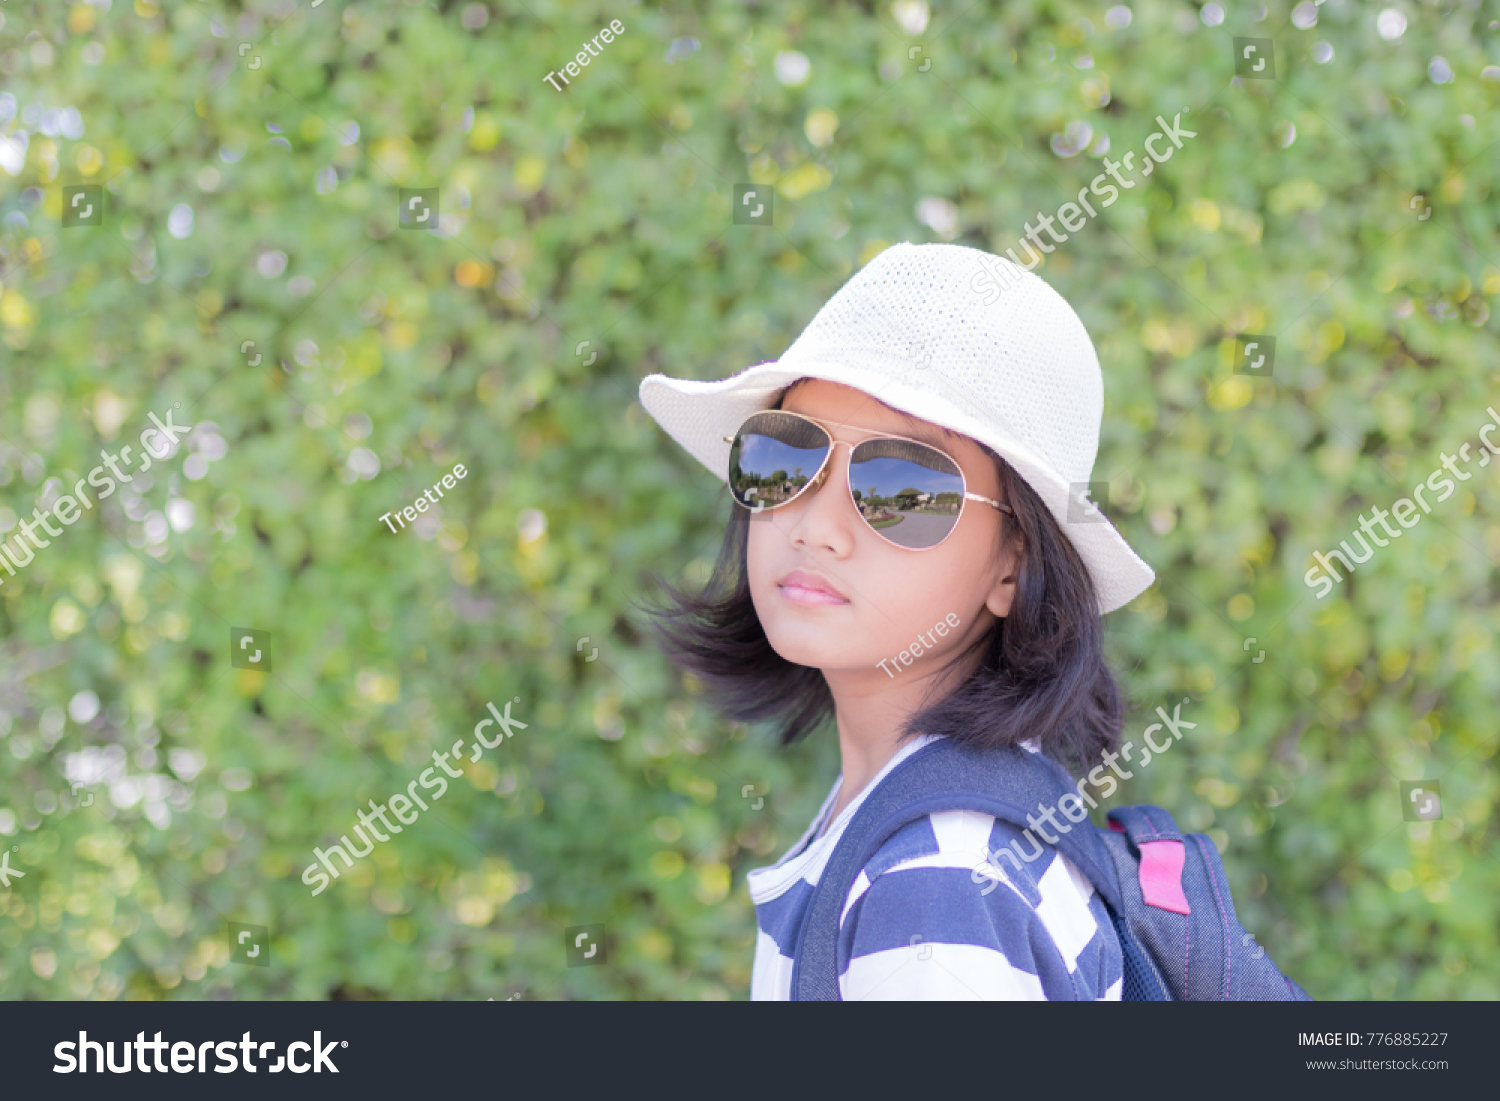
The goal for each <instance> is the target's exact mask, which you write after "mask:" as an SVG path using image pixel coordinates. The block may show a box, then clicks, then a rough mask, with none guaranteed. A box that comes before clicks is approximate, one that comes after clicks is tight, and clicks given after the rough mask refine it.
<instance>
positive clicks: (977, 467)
mask: <svg viewBox="0 0 1500 1101" xmlns="http://www.w3.org/2000/svg"><path fill="white" fill-rule="evenodd" d="M782 408H783V409H785V410H787V411H788V412H792V413H801V414H803V415H804V416H808V417H811V418H812V419H813V420H816V421H818V422H820V423H821V424H822V425H823V426H824V428H826V429H827V431H828V433H829V434H830V435H831V436H832V437H833V438H834V440H835V441H843V442H844V443H848V444H849V445H850V446H849V447H844V446H835V447H834V449H833V454H832V455H831V456H830V457H829V460H828V467H827V474H828V477H827V480H826V481H825V482H824V483H823V485H822V487H821V488H819V489H817V490H811V489H809V490H807V491H804V493H803V495H802V496H801V497H799V498H797V499H796V500H794V501H792V502H791V503H790V504H786V505H783V506H782V507H780V508H778V509H776V510H774V511H773V512H769V513H767V514H765V515H764V516H762V517H760V518H758V519H756V520H754V521H752V522H751V524H750V534H749V547H748V563H749V581H750V595H751V599H752V600H753V601H754V603H755V610H756V613H757V614H758V615H759V617H760V622H761V626H762V627H763V628H764V630H765V632H766V638H767V639H768V640H769V641H770V643H771V647H772V648H773V649H774V650H775V651H776V652H777V653H778V654H780V655H781V656H782V657H783V658H785V659H786V660H787V661H790V662H793V663H794V664H797V665H807V666H812V667H814V668H817V669H821V670H823V671H824V673H825V674H830V675H831V676H830V681H831V682H832V681H833V680H834V679H837V680H838V681H840V682H842V683H844V684H846V685H850V686H852V685H853V684H856V683H860V682H865V681H867V682H868V685H869V687H870V688H872V689H874V688H876V687H878V686H879V685H880V684H889V683H892V682H897V683H899V682H902V681H905V682H907V683H911V682H913V681H914V680H915V679H916V678H919V677H921V676H922V675H923V674H924V673H925V674H930V673H932V672H935V671H936V670H938V669H939V668H941V667H942V666H943V665H944V664H945V663H946V662H947V661H948V660H950V659H951V658H952V656H953V655H954V654H955V653H956V652H957V651H959V650H961V649H962V648H963V647H964V646H965V645H966V644H967V643H968V642H969V641H970V640H971V639H973V638H975V637H976V636H978V635H980V634H982V633H984V632H986V631H988V630H989V629H990V627H991V626H992V624H993V622H994V618H995V617H996V616H1004V615H1006V614H1007V613H1008V612H1009V611H1010V602H1011V598H1012V596H1013V594H1014V592H1015V585H1014V578H1013V577H1012V576H1011V575H1012V573H1013V569H1014V563H1015V555H1014V552H1013V551H1012V552H1009V553H1005V552H1002V551H1001V549H1000V546H1001V541H1000V536H1001V531H1002V528H1001V525H1002V524H1004V523H1007V522H1009V519H1008V518H1007V517H1005V516H1003V515H1002V514H1001V513H1000V512H998V511H996V510H995V509H993V508H991V507H990V506H988V505H986V504H984V503H982V502H978V501H965V502H964V505H963V510H962V512H961V514H960V516H959V520H958V524H957V526H956V527H955V528H954V529H953V531H952V533H951V534H949V536H948V538H947V539H946V540H944V541H943V543H942V544H941V545H939V546H937V547H934V548H932V549H929V550H909V549H905V548H902V547H897V546H893V545H892V544H890V543H888V542H886V541H885V540H884V539H883V538H881V537H880V536H879V535H877V534H876V533H875V532H874V531H873V530H871V528H870V526H869V525H868V524H867V523H866V522H865V520H864V518H863V517H862V516H861V515H860V513H859V510H858V508H857V507H856V506H855V504H854V501H853V500H852V499H851V497H850V494H849V489H848V485H849V473H848V470H849V456H850V454H851V451H852V447H853V445H856V444H858V443H860V442H861V441H863V440H866V439H869V438H870V437H871V436H877V435H889V436H905V437H908V438H910V439H914V440H920V441H922V442H923V443H926V444H929V445H931V446H933V447H936V448H939V449H940V450H942V451H944V452H946V453H947V454H948V455H950V456H951V457H952V458H953V460H954V461H955V462H957V463H958V465H959V468H960V469H961V470H962V471H963V475H964V482H965V485H966V488H967V490H968V491H969V492H970V493H977V494H980V495H981V496H984V497H989V498H991V499H992V500H996V501H1004V498H1002V497H1001V496H1000V480H999V475H998V473H997V472H996V470H995V464H994V460H992V459H991V458H990V457H989V456H988V455H986V454H985V453H984V451H982V450H981V449H980V447H979V445H978V444H976V443H975V442H974V441H973V440H971V439H969V438H967V437H958V436H948V435H945V434H944V433H943V431H942V430H941V429H939V428H937V427H936V426H934V425H932V424H929V423H928V422H926V421H923V420H918V419H917V418H915V417H910V416H907V415H906V414H904V413H898V412H895V411H894V410H892V409H888V408H887V407H886V406H884V405H881V404H880V403H879V402H878V401H875V400H874V399H872V398H871V397H870V396H869V395H867V394H865V393H863V392H861V391H859V390H855V389H853V388H851V387H848V386H843V385H840V384H838V383H833V382H824V381H822V380H817V379H815V380H812V381H808V382H804V383H801V384H799V385H797V386H796V387H795V388H794V389H793V390H792V391H791V392H790V393H789V394H788V395H787V397H786V400H785V401H784V402H783V403H782ZM847 426H853V427H847ZM1005 503H1009V502H1005ZM820 586H821V587H826V588H827V589H830V590H832V592H831V595H830V594H829V593H825V592H820V591H818V590H819V587H820ZM939 623H941V624H942V630H944V631H946V634H940V633H939V630H938V629H937V625H938V624H939ZM955 623H956V624H957V626H954V624H955ZM918 640H920V641H918ZM902 651H906V652H907V655H908V657H909V658H911V659H912V660H911V663H910V664H906V662H905V661H903V660H900V659H899V658H898V655H900V654H901V652H902ZM918 651H920V652H918ZM882 661H884V662H885V665H884V667H882V666H881V664H880V663H881V662H882Z"/></svg>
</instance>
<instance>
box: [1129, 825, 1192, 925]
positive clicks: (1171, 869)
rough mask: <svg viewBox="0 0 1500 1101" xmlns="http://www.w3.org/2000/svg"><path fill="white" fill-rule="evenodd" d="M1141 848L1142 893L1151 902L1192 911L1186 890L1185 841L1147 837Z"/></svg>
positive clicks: (1168, 908) (1165, 906) (1188, 911)
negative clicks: (1157, 839)
mask: <svg viewBox="0 0 1500 1101" xmlns="http://www.w3.org/2000/svg"><path fill="white" fill-rule="evenodd" d="M1140 850H1141V868H1140V878H1141V897H1142V898H1143V899H1145V902H1146V905H1147V906H1155V907H1156V908H1157V909H1158V910H1171V911H1172V912H1173V913H1176V914H1190V913H1192V912H1193V911H1192V910H1191V909H1189V908H1188V902H1187V899H1186V898H1185V897H1183V894H1182V862H1183V860H1184V858H1185V856H1186V853H1185V852H1184V851H1183V846H1182V842H1181V841H1146V842H1143V843H1142V844H1141V845H1140Z"/></svg>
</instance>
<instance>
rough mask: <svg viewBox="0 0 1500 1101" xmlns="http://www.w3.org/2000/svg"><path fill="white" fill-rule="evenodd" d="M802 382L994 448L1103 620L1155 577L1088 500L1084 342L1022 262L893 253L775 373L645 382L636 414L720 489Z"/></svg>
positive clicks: (966, 252)
mask: <svg viewBox="0 0 1500 1101" xmlns="http://www.w3.org/2000/svg"><path fill="white" fill-rule="evenodd" d="M997 281H998V283H997ZM976 285H977V286H978V287H979V288H980V289H979V290H975V287H976ZM1002 288H1003V289H1002ZM997 290H998V291H999V293H998V295H997V294H996V291H997ZM987 302H988V303H989V304H986V303H987ZM802 378H815V379H826V380H827V381H829V382H838V383H843V384H844V385H845V386H852V387H854V388H855V389H858V390H863V391H864V392H865V393H867V394H870V395H871V396H873V397H876V398H879V399H880V400H881V401H882V402H884V403H885V404H887V405H889V406H891V407H892V408H895V409H900V410H901V411H903V412H906V413H910V414H911V415H912V416H914V417H919V418H921V419H922V420H925V421H930V422H931V423H933V424H936V425H941V426H942V427H944V428H947V429H950V430H951V431H954V432H957V433H960V434H961V435H965V436H969V437H971V438H973V439H975V440H978V441H979V442H980V443H983V444H986V445H988V446H989V447H991V448H992V449H993V450H994V451H995V452H996V453H997V454H999V455H1000V456H1002V457H1003V458H1004V459H1005V460H1006V461H1007V462H1009V463H1010V464H1011V465H1012V466H1013V467H1015V469H1016V472H1017V473H1019V474H1020V475H1021V477H1022V478H1024V479H1026V482H1027V484H1029V485H1030V486H1031V488H1032V489H1034V490H1036V492H1037V495H1038V496H1039V497H1041V499H1042V500H1043V501H1044V502H1046V504H1047V507H1048V508H1049V509H1051V510H1052V515H1053V516H1054V517H1056V519H1057V522H1058V524H1059V525H1060V526H1061V527H1062V530H1063V531H1064V532H1065V533H1066V534H1067V536H1068V537H1069V538H1070V539H1071V540H1072V543H1073V546H1074V547H1076V548H1077V550H1078V554H1079V556H1080V557H1081V558H1082V559H1083V561H1084V563H1085V564H1086V565H1087V566H1088V570H1089V573H1090V575H1091V576H1092V577H1093V580H1094V587H1095V589H1096V590H1097V591H1098V595H1099V610H1100V612H1101V613H1103V612H1111V611H1113V610H1114V609H1116V608H1118V607H1120V606H1121V605H1123V604H1126V603H1128V602H1129V601H1130V600H1132V599H1134V598H1135V597H1136V596H1139V595H1140V594H1141V593H1142V592H1144V591H1145V590H1146V588H1147V587H1148V586H1150V584H1151V583H1152V581H1154V580H1155V577H1156V575H1155V574H1153V573H1152V572H1151V567H1150V566H1148V565H1146V563H1145V562H1143V561H1141V559H1140V557H1139V556H1137V555H1136V553H1135V552H1134V551H1133V550H1131V549H1130V545H1129V544H1128V543H1126V542H1125V540H1124V539H1123V538H1122V537H1121V536H1120V533H1119V532H1118V531H1116V530H1115V528H1114V525H1112V524H1110V523H1109V521H1108V520H1107V519H1106V518H1105V517H1104V514H1103V513H1102V512H1100V511H1098V510H1097V509H1096V508H1094V507H1093V505H1092V503H1091V502H1089V501H1088V499H1087V496H1086V493H1087V489H1086V486H1087V483H1088V481H1089V478H1090V475H1091V474H1092V473H1093V469H1094V457H1095V455H1096V454H1097V453H1098V450H1099V419H1100V416H1101V415H1102V413H1103V406H1104V383H1103V379H1102V377H1101V375H1100V373H1099V358H1098V356H1097V355H1096V354H1095V352H1094V345H1093V342H1092V341H1091V340H1090V339H1089V335H1088V333H1087V332H1086V331H1085V330H1084V327H1083V322H1082V321H1080V320H1079V319H1078V315H1077V314H1076V313H1074V312H1073V309H1072V307H1071V306H1069V305H1068V303H1067V301H1066V300H1064V298H1063V297H1062V295H1060V294H1058V293H1057V292H1056V291H1055V290H1053V289H1052V288H1051V287H1050V286H1048V285H1047V284H1046V283H1045V282H1043V281H1042V280H1041V279H1040V278H1039V277H1037V276H1036V275H1033V274H1032V273H1031V272H1029V271H1026V270H1024V269H1022V268H1021V267H1020V266H1019V265H1017V264H1015V263H1013V262H1011V261H1009V260H1006V259H1003V258H1001V257H998V256H992V255H990V254H989V253H986V252H980V251H979V250H977V249H971V248H964V247H963V246H961V245H942V244H930V245H913V244H910V243H903V244H899V245H893V246H891V247H890V248H888V249H886V250H885V251H884V252H882V253H881V254H880V255H879V256H877V257H875V259H873V260H871V261H870V262H869V263H868V264H867V265H865V267H864V268H863V269H861V270H860V271H859V272H857V273H855V275H854V277H853V278H851V279H850V280H849V281H848V282H847V283H845V284H844V285H843V287H841V288H840V289H839V292H838V293H837V294H835V295H834V296H833V297H832V298H830V299H829V300H828V301H827V302H826V303H825V304H824V306H823V308H822V309H821V310H819V311H818V314H817V316H816V317H814V318H813V319H812V321H811V322H809V323H808V326H807V328H805V329H803V330H802V335H800V336H799V337H798V338H797V339H796V341H794V342H793V343H792V346H791V347H790V348H788V349H787V350H786V352H785V353H784V354H783V355H782V357H781V358H780V359H779V360H777V361H776V362H774V363H762V364H760V365H758V366H755V367H750V368H748V369H746V370H744V371H741V372H740V373H739V374H737V375H735V376H734V377H733V378H727V379H723V380H721V381H719V382H696V381H693V380H690V379H675V378H668V377H667V376H666V375H648V376H647V377H646V378H644V379H642V380H641V390H640V396H641V404H642V405H643V406H645V407H646V411H647V412H648V413H650V414H651V415H652V416H653V417H655V418H656V421H657V423H658V424H660V425H661V426H662V427H663V428H665V429H666V430H667V432H668V433H669V434H670V435H671V436H672V438H673V439H675V440H676V441H677V442H678V443H680V444H681V445H682V446H683V447H685V448H687V450H688V451H689V453H691V454H692V455H693V456H694V457H695V458H696V459H697V460H698V461H699V462H701V463H702V464H703V465H704V466H706V467H708V469H709V470H710V471H712V472H713V473H714V474H715V475H716V476H717V477H718V478H719V479H720V480H727V478H728V472H729V448H730V445H729V443H728V442H726V440H725V437H726V436H733V435H734V433H735V430H736V429H738V428H739V426H740V425H741V424H742V423H743V422H744V420H745V418H746V417H748V416H749V415H750V414H751V413H754V412H756V411H757V410H761V409H768V408H770V406H771V404H772V403H773V402H774V401H775V400H776V395H777V394H778V393H780V392H781V391H782V390H783V389H784V388H785V387H787V386H789V385H790V384H791V383H793V382H795V381H797V380H798V379H802Z"/></svg>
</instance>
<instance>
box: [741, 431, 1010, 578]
mask: <svg viewBox="0 0 1500 1101" xmlns="http://www.w3.org/2000/svg"><path fill="white" fill-rule="evenodd" d="M762 413H779V414H781V415H782V416H784V417H795V418H796V419H798V420H802V421H806V422H807V423H808V424H811V425H813V426H814V427H816V428H819V429H821V430H822V432H823V434H824V435H825V436H827V437H828V452H827V454H825V455H824V456H823V461H822V462H821V463H819V464H818V469H817V471H816V472H815V473H814V474H813V476H812V477H811V478H809V479H808V480H807V484H806V485H804V486H802V487H801V488H800V489H798V490H797V492H796V493H795V494H793V495H792V496H791V497H788V498H787V499H786V500H785V501H777V502H776V503H775V504H774V505H766V506H764V507H762V508H749V507H747V506H746V505H744V504H742V503H741V502H740V500H739V498H738V497H736V496H735V493H734V487H733V486H731V487H730V489H729V497H730V500H732V501H734V503H735V504H736V505H738V506H739V507H740V508H742V509H744V510H745V511H746V512H749V513H751V514H758V513H762V512H773V511H775V510H776V509H778V508H780V507H781V506H782V505H789V504H791V503H792V502H793V501H800V500H802V499H803V498H804V497H810V496H811V495H812V494H813V493H816V492H818V490H820V489H822V488H823V483H824V482H826V481H827V480H828V463H829V460H831V459H832V458H833V452H834V448H836V447H838V446H839V445H840V444H842V445H843V446H844V447H847V448H848V449H849V458H850V460H851V461H850V468H849V469H850V475H849V476H848V477H846V478H845V481H846V482H847V483H848V484H847V485H846V486H845V488H846V489H847V490H848V493H849V503H850V504H852V505H853V506H854V508H855V511H856V512H858V511H859V502H858V501H856V500H855V499H854V483H853V473H852V472H853V458H854V451H855V449H856V448H857V447H859V446H861V445H863V444H866V443H869V442H870V439H877V440H896V441H898V442H900V443H911V444H916V445H917V446H918V447H925V448H926V449H927V450H929V451H935V452H937V453H938V454H939V455H941V456H942V457H943V458H945V459H947V460H948V462H950V463H952V464H953V469H954V470H956V471H958V477H959V481H960V482H961V483H962V485H963V495H962V498H961V500H960V503H959V506H958V509H959V510H958V515H957V516H956V517H954V521H953V529H957V527H958V521H959V520H960V519H962V518H963V503H962V502H963V501H978V502H980V503H981V504H986V505H989V506H990V507H991V508H993V509H994V510H995V511H997V512H1003V513H1005V514H1006V515H1008V516H1014V515H1015V514H1016V512H1015V509H1013V508H1011V507H1010V506H1009V505H1008V504H1006V503H1005V502H1004V501H996V500H993V499H991V498H989V497H984V496H981V495H980V494H978V493H971V492H970V491H969V479H968V478H966V477H964V470H963V467H961V466H959V465H958V461H957V460H956V459H954V457H953V456H952V455H950V454H948V452H946V451H944V450H943V449H942V448H941V447H934V446H933V445H932V444H930V443H928V442H927V441H926V440H915V439H912V438H911V437H910V436H895V435H892V434H890V433H888V432H877V431H875V430H874V429H871V428H861V427H860V426H859V425H857V424H843V423H841V422H839V421H820V420H818V419H817V418H815V417H809V416H808V415H807V414H805V413H793V412H792V411H791V410H789V409H757V410H756V411H755V412H754V413H751V414H750V415H749V416H748V417H746V418H745V419H744V420H743V421H741V422H740V426H739V428H737V429H735V434H734V435H733V436H724V437H722V439H723V440H724V442H725V443H727V444H729V445H730V446H731V448H732V447H733V446H734V441H735V439H736V438H737V437H738V436H739V435H740V434H741V433H742V432H743V431H744V429H745V425H747V424H749V423H750V422H751V421H752V420H753V419H754V418H756V417H758V416H760V415H761V414H762ZM830 426H832V427H834V428H852V429H854V430H855V431H856V432H863V433H865V434H866V435H867V436H869V437H870V439H864V440H860V441H859V443H858V444H852V443H850V442H849V441H848V440H836V439H834V438H833V433H832V432H830V431H828V429H829V427H830ZM726 473H727V472H726ZM860 519H861V520H864V521H865V526H866V527H868V528H870V530H871V531H872V532H874V533H875V534H876V535H879V536H880V538H881V539H882V540H884V541H885V542H886V543H889V544H890V545H891V546H893V547H898V548H900V549H901V550H912V551H924V550H934V549H936V548H937V547H940V546H942V545H943V544H944V543H946V542H947V541H948V536H950V535H952V534H953V530H950V531H949V532H948V535H945V536H943V537H942V538H941V539H939V540H938V541H937V542H936V543H934V544H932V546H930V547H903V546H901V544H900V543H897V542H895V541H894V540H892V539H890V538H888V537H886V536H885V535H881V532H880V529H879V528H875V527H871V526H870V522H869V520H868V519H866V518H865V515H864V513H860Z"/></svg>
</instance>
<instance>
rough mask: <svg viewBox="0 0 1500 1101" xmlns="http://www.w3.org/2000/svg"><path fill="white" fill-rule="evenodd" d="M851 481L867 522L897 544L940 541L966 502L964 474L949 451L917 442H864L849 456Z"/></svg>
mask: <svg viewBox="0 0 1500 1101" xmlns="http://www.w3.org/2000/svg"><path fill="white" fill-rule="evenodd" d="M849 482H850V485H851V486H853V489H854V500H855V503H856V504H857V505H858V506H859V511H860V513H861V515H863V516H864V518H865V521H866V523H868V524H869V525H870V526H871V527H872V528H874V529H875V530H876V531H878V532H879V533H880V534H881V536H882V537H884V538H885V539H887V540H889V541H890V542H892V543H894V544H895V545H896V546H898V547H907V548H910V549H913V550H922V549H925V548H927V547H935V546H937V545H938V544H939V543H941V542H942V541H943V540H944V539H945V538H947V536H948V533H949V532H950V531H952V530H953V528H954V525H956V524H957V523H958V513H959V510H960V509H961V508H962V507H963V492H964V479H963V475H962V474H961V473H960V472H959V470H958V468H957V467H956V466H954V465H953V463H952V462H950V461H949V460H948V458H947V457H946V456H944V455H942V454H941V453H939V452H937V451H934V450H933V449H932V448H930V447H926V446H924V445H922V444H919V443H909V442H907V441H904V440H868V441H866V442H865V443H862V444H860V445H859V446H858V447H856V448H855V449H854V454H853V455H851V456H850V460H849Z"/></svg>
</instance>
